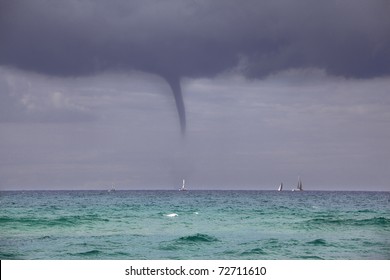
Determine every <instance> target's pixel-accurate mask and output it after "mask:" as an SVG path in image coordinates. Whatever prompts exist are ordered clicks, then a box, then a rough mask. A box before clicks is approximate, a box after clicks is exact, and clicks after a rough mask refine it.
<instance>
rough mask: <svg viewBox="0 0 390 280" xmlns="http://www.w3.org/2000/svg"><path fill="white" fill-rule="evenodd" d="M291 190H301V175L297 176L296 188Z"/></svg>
mask: <svg viewBox="0 0 390 280" xmlns="http://www.w3.org/2000/svg"><path fill="white" fill-rule="evenodd" d="M292 191H293V192H295V191H303V187H302V181H301V177H298V184H297V188H296V189H292Z"/></svg>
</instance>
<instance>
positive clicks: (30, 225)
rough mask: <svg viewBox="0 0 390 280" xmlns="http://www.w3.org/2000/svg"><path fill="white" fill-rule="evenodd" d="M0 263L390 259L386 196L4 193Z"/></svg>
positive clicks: (389, 203)
mask: <svg viewBox="0 0 390 280" xmlns="http://www.w3.org/2000/svg"><path fill="white" fill-rule="evenodd" d="M0 209H1V212H0V228H1V232H0V258H1V259H283V260H289V259H390V193H389V192H306V191H305V192H291V191H285V192H276V191H275V192H274V191H188V192H178V191H115V192H106V191H26V192H0Z"/></svg>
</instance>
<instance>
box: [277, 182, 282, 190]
mask: <svg viewBox="0 0 390 280" xmlns="http://www.w3.org/2000/svg"><path fill="white" fill-rule="evenodd" d="M282 190H283V182H282V183H280V186H279V188H278V192H281V191H282Z"/></svg>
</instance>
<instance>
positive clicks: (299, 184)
mask: <svg viewBox="0 0 390 280" xmlns="http://www.w3.org/2000/svg"><path fill="white" fill-rule="evenodd" d="M297 189H298V190H300V191H302V190H303V189H302V181H301V178H299V180H298V187H297Z"/></svg>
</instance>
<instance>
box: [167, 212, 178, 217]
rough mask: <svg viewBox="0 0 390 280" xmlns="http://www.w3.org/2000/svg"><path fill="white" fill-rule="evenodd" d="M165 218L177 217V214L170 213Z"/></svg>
mask: <svg viewBox="0 0 390 280" xmlns="http://www.w3.org/2000/svg"><path fill="white" fill-rule="evenodd" d="M165 216H167V217H177V214H176V213H172V214H167V215H165Z"/></svg>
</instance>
